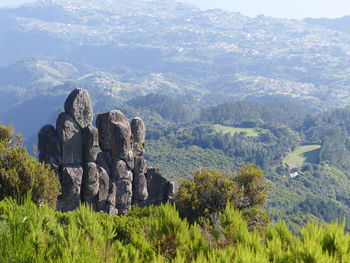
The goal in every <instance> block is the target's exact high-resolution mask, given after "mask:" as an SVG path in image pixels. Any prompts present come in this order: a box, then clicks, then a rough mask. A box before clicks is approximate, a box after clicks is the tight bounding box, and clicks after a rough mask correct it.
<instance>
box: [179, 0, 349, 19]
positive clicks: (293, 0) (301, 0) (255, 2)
mask: <svg viewBox="0 0 350 263" xmlns="http://www.w3.org/2000/svg"><path fill="white" fill-rule="evenodd" d="M184 1H185V0H184ZM186 1H187V2H190V3H193V4H195V5H197V6H199V7H201V8H202V9H208V8H221V9H226V10H230V11H238V12H241V13H242V14H244V15H248V16H253V17H255V16H257V15H260V14H263V15H266V16H274V17H287V18H298V19H301V18H305V17H332V18H333V17H342V16H344V15H350V0H186Z"/></svg>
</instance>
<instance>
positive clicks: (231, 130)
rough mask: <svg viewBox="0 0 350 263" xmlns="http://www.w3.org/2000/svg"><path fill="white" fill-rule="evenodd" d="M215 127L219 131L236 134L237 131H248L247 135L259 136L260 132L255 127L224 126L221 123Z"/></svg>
mask: <svg viewBox="0 0 350 263" xmlns="http://www.w3.org/2000/svg"><path fill="white" fill-rule="evenodd" d="M213 128H214V129H215V131H217V132H222V133H230V134H231V135H234V134H235V133H240V132H246V133H247V136H251V137H257V136H259V132H258V131H257V130H256V129H254V128H236V127H229V126H223V125H220V124H215V125H213Z"/></svg>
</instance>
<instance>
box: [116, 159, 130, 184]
mask: <svg viewBox="0 0 350 263" xmlns="http://www.w3.org/2000/svg"><path fill="white" fill-rule="evenodd" d="M112 176H113V178H115V179H116V180H129V181H132V180H133V174H132V172H131V171H130V169H129V168H128V166H127V165H126V163H125V161H123V160H115V161H113V164H112Z"/></svg>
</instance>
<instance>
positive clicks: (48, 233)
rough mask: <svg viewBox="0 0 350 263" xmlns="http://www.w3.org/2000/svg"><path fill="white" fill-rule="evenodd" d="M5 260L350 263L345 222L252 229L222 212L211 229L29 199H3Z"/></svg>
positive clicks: (0, 224) (0, 251) (164, 211)
mask: <svg viewBox="0 0 350 263" xmlns="http://www.w3.org/2000/svg"><path fill="white" fill-rule="evenodd" d="M0 218H1V219H0V261H1V262H200V263H203V262H318V263H322V262H324V263H330V262H350V252H349V251H350V242H349V239H350V234H345V233H344V225H343V224H340V225H339V224H337V223H333V224H309V225H308V226H306V227H304V228H303V229H302V230H301V235H293V234H292V233H291V232H290V230H288V228H287V227H286V225H285V224H284V223H278V224H276V225H273V224H271V225H269V226H268V227H267V228H266V230H265V231H264V232H263V233H262V232H259V231H249V229H248V224H247V222H246V221H245V220H244V219H243V217H242V214H241V212H240V211H238V210H235V209H234V208H232V207H230V206H228V205H227V206H226V208H225V209H224V210H223V211H222V212H220V213H219V215H218V217H217V219H216V224H215V228H213V229H209V230H208V229H205V228H203V227H200V226H199V225H198V224H196V223H194V224H189V223H188V222H187V221H186V220H185V219H181V218H180V217H179V214H178V212H177V211H176V209H175V207H174V206H172V205H170V204H167V205H163V206H160V207H151V208H145V209H139V208H135V209H134V210H133V211H131V213H130V215H129V216H120V217H111V216H108V215H106V214H103V213H96V212H93V211H92V210H91V209H90V208H89V207H87V206H85V205H82V206H81V207H80V209H79V210H78V211H76V212H69V213H65V214H62V213H59V212H55V211H53V210H52V209H50V208H49V207H47V206H46V205H42V206H39V207H38V206H36V205H35V204H34V203H32V202H30V201H26V202H25V203H24V204H23V205H18V204H17V203H16V202H14V201H12V200H11V199H6V200H4V201H1V202H0Z"/></svg>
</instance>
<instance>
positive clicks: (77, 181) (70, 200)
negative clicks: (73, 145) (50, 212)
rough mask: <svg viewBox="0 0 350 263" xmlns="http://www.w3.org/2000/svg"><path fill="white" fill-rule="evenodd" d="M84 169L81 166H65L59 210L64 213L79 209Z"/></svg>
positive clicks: (62, 173) (61, 178)
mask: <svg viewBox="0 0 350 263" xmlns="http://www.w3.org/2000/svg"><path fill="white" fill-rule="evenodd" d="M82 180H83V167H82V166H81V165H69V166H63V167H62V171H61V174H60V182H61V187H62V189H61V192H62V194H61V195H60V196H59V197H58V202H57V209H58V210H59V211H62V212H66V211H73V210H75V209H77V208H78V207H79V204H80V192H81V184H82Z"/></svg>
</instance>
